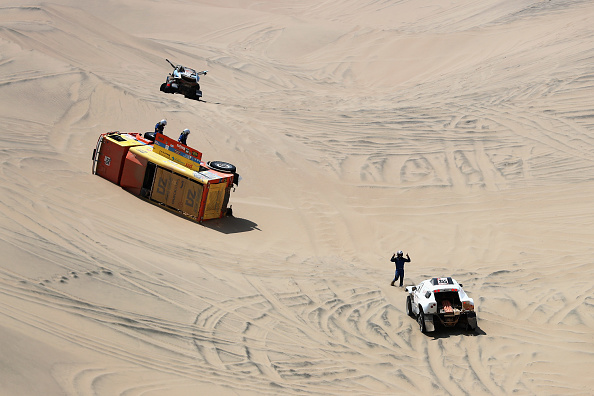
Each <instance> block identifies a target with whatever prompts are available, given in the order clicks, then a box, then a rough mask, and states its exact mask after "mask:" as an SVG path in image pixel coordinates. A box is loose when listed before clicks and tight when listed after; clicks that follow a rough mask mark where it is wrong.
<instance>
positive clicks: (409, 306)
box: [406, 296, 414, 317]
mask: <svg viewBox="0 0 594 396" xmlns="http://www.w3.org/2000/svg"><path fill="white" fill-rule="evenodd" d="M406 314H407V315H408V316H410V317H413V316H414V315H413V311H412V303H411V301H410V296H406Z"/></svg>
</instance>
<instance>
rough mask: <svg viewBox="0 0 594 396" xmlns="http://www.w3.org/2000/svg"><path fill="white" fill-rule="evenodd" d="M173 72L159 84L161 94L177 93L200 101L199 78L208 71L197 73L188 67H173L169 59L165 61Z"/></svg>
mask: <svg viewBox="0 0 594 396" xmlns="http://www.w3.org/2000/svg"><path fill="white" fill-rule="evenodd" d="M165 60H166V61H167V62H169V64H170V65H171V67H173V71H172V72H171V73H169V75H167V80H166V81H165V82H164V83H163V84H161V92H165V93H171V94H174V93H179V94H182V95H184V96H185V97H186V98H188V99H194V100H200V98H201V97H202V91H201V90H200V84H199V83H198V81H200V76H205V75H206V73H207V72H208V70H203V71H199V72H197V71H196V70H194V69H190V68H189V67H184V66H182V65H174V64H173V63H171V61H170V60H169V59H165Z"/></svg>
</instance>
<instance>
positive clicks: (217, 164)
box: [208, 161, 237, 173]
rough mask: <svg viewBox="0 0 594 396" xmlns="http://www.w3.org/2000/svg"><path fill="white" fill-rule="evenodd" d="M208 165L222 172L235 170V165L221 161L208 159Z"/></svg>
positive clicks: (233, 171)
mask: <svg viewBox="0 0 594 396" xmlns="http://www.w3.org/2000/svg"><path fill="white" fill-rule="evenodd" d="M208 166H210V167H211V168H212V169H214V170H216V171H219V172H223V173H235V172H236V171H237V169H236V168H235V165H232V164H230V163H228V162H223V161H210V162H209V163H208Z"/></svg>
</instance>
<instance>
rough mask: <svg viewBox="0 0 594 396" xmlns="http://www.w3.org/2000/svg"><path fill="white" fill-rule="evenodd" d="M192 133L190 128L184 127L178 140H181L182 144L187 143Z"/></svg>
mask: <svg viewBox="0 0 594 396" xmlns="http://www.w3.org/2000/svg"><path fill="white" fill-rule="evenodd" d="M189 134H190V130H189V129H188V128H186V129H184V130H183V131H182V133H181V135H179V139H177V141H178V142H180V143H181V144H185V145H187V143H186V140H187V139H188V135H189Z"/></svg>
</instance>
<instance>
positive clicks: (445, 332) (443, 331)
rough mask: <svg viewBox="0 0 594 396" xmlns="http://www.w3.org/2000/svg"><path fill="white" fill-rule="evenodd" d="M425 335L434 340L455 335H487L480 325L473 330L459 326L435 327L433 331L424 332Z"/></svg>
mask: <svg viewBox="0 0 594 396" xmlns="http://www.w3.org/2000/svg"><path fill="white" fill-rule="evenodd" d="M426 335H427V337H430V338H433V339H434V340H438V339H442V338H450V337H456V336H466V337H479V336H484V335H487V333H485V332H484V331H483V330H482V329H481V328H480V327H478V326H477V328H476V329H475V330H474V331H468V330H464V329H460V328H453V329H452V328H450V329H448V328H444V327H436V328H435V331H433V332H431V333H427V334H426Z"/></svg>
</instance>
